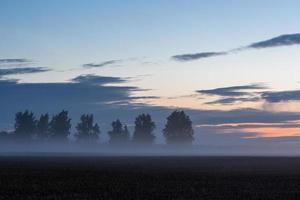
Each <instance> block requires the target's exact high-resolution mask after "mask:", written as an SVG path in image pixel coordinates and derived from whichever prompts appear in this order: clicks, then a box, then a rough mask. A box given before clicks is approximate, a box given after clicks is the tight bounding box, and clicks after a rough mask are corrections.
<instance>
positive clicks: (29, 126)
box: [15, 110, 37, 140]
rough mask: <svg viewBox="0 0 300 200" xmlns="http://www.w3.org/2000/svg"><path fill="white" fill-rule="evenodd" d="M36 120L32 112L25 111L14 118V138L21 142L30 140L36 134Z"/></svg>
mask: <svg viewBox="0 0 300 200" xmlns="http://www.w3.org/2000/svg"><path fill="white" fill-rule="evenodd" d="M36 123H37V122H36V120H35V117H34V114H33V112H29V111H28V110H26V111H25V112H18V113H16V116H15V137H16V138H17V139H21V140H30V139H31V137H32V135H34V134H35V132H36Z"/></svg>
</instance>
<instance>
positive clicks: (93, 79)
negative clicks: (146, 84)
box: [71, 74, 127, 85]
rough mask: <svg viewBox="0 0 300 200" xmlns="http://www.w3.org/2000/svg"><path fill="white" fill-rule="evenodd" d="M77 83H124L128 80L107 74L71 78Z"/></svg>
mask: <svg viewBox="0 0 300 200" xmlns="http://www.w3.org/2000/svg"><path fill="white" fill-rule="evenodd" d="M71 81H72V82H75V83H81V84H96V85H103V84H109V83H124V82H126V81H127V80H126V79H123V78H120V77H107V76H96V75H91V74H88V75H81V76H78V77H76V78H73V79H72V80H71Z"/></svg>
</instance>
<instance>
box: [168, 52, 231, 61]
mask: <svg viewBox="0 0 300 200" xmlns="http://www.w3.org/2000/svg"><path fill="white" fill-rule="evenodd" d="M226 54H227V52H202V53H195V54H182V55H175V56H172V59H174V60H177V61H192V60H198V59H202V58H210V57H216V56H222V55H226Z"/></svg>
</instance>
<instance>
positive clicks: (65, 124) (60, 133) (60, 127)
mask: <svg viewBox="0 0 300 200" xmlns="http://www.w3.org/2000/svg"><path fill="white" fill-rule="evenodd" d="M70 129H71V119H70V118H69V116H68V111H65V110H63V111H62V112H60V113H58V114H57V115H55V116H53V117H52V119H51V122H50V129H49V130H50V134H51V138H52V139H54V140H57V141H65V140H67V138H68V135H69V134H70Z"/></svg>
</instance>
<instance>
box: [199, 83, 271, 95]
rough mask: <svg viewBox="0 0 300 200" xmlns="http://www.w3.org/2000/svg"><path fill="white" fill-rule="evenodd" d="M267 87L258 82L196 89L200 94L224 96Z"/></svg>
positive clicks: (242, 93) (244, 93)
mask: <svg viewBox="0 0 300 200" xmlns="http://www.w3.org/2000/svg"><path fill="white" fill-rule="evenodd" d="M262 89H267V87H265V86H263V85H260V84H251V85H241V86H232V87H222V88H216V89H211V90H197V92H198V93H200V94H205V95H218V96H225V97H236V96H245V95H249V92H248V91H249V90H262Z"/></svg>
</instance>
